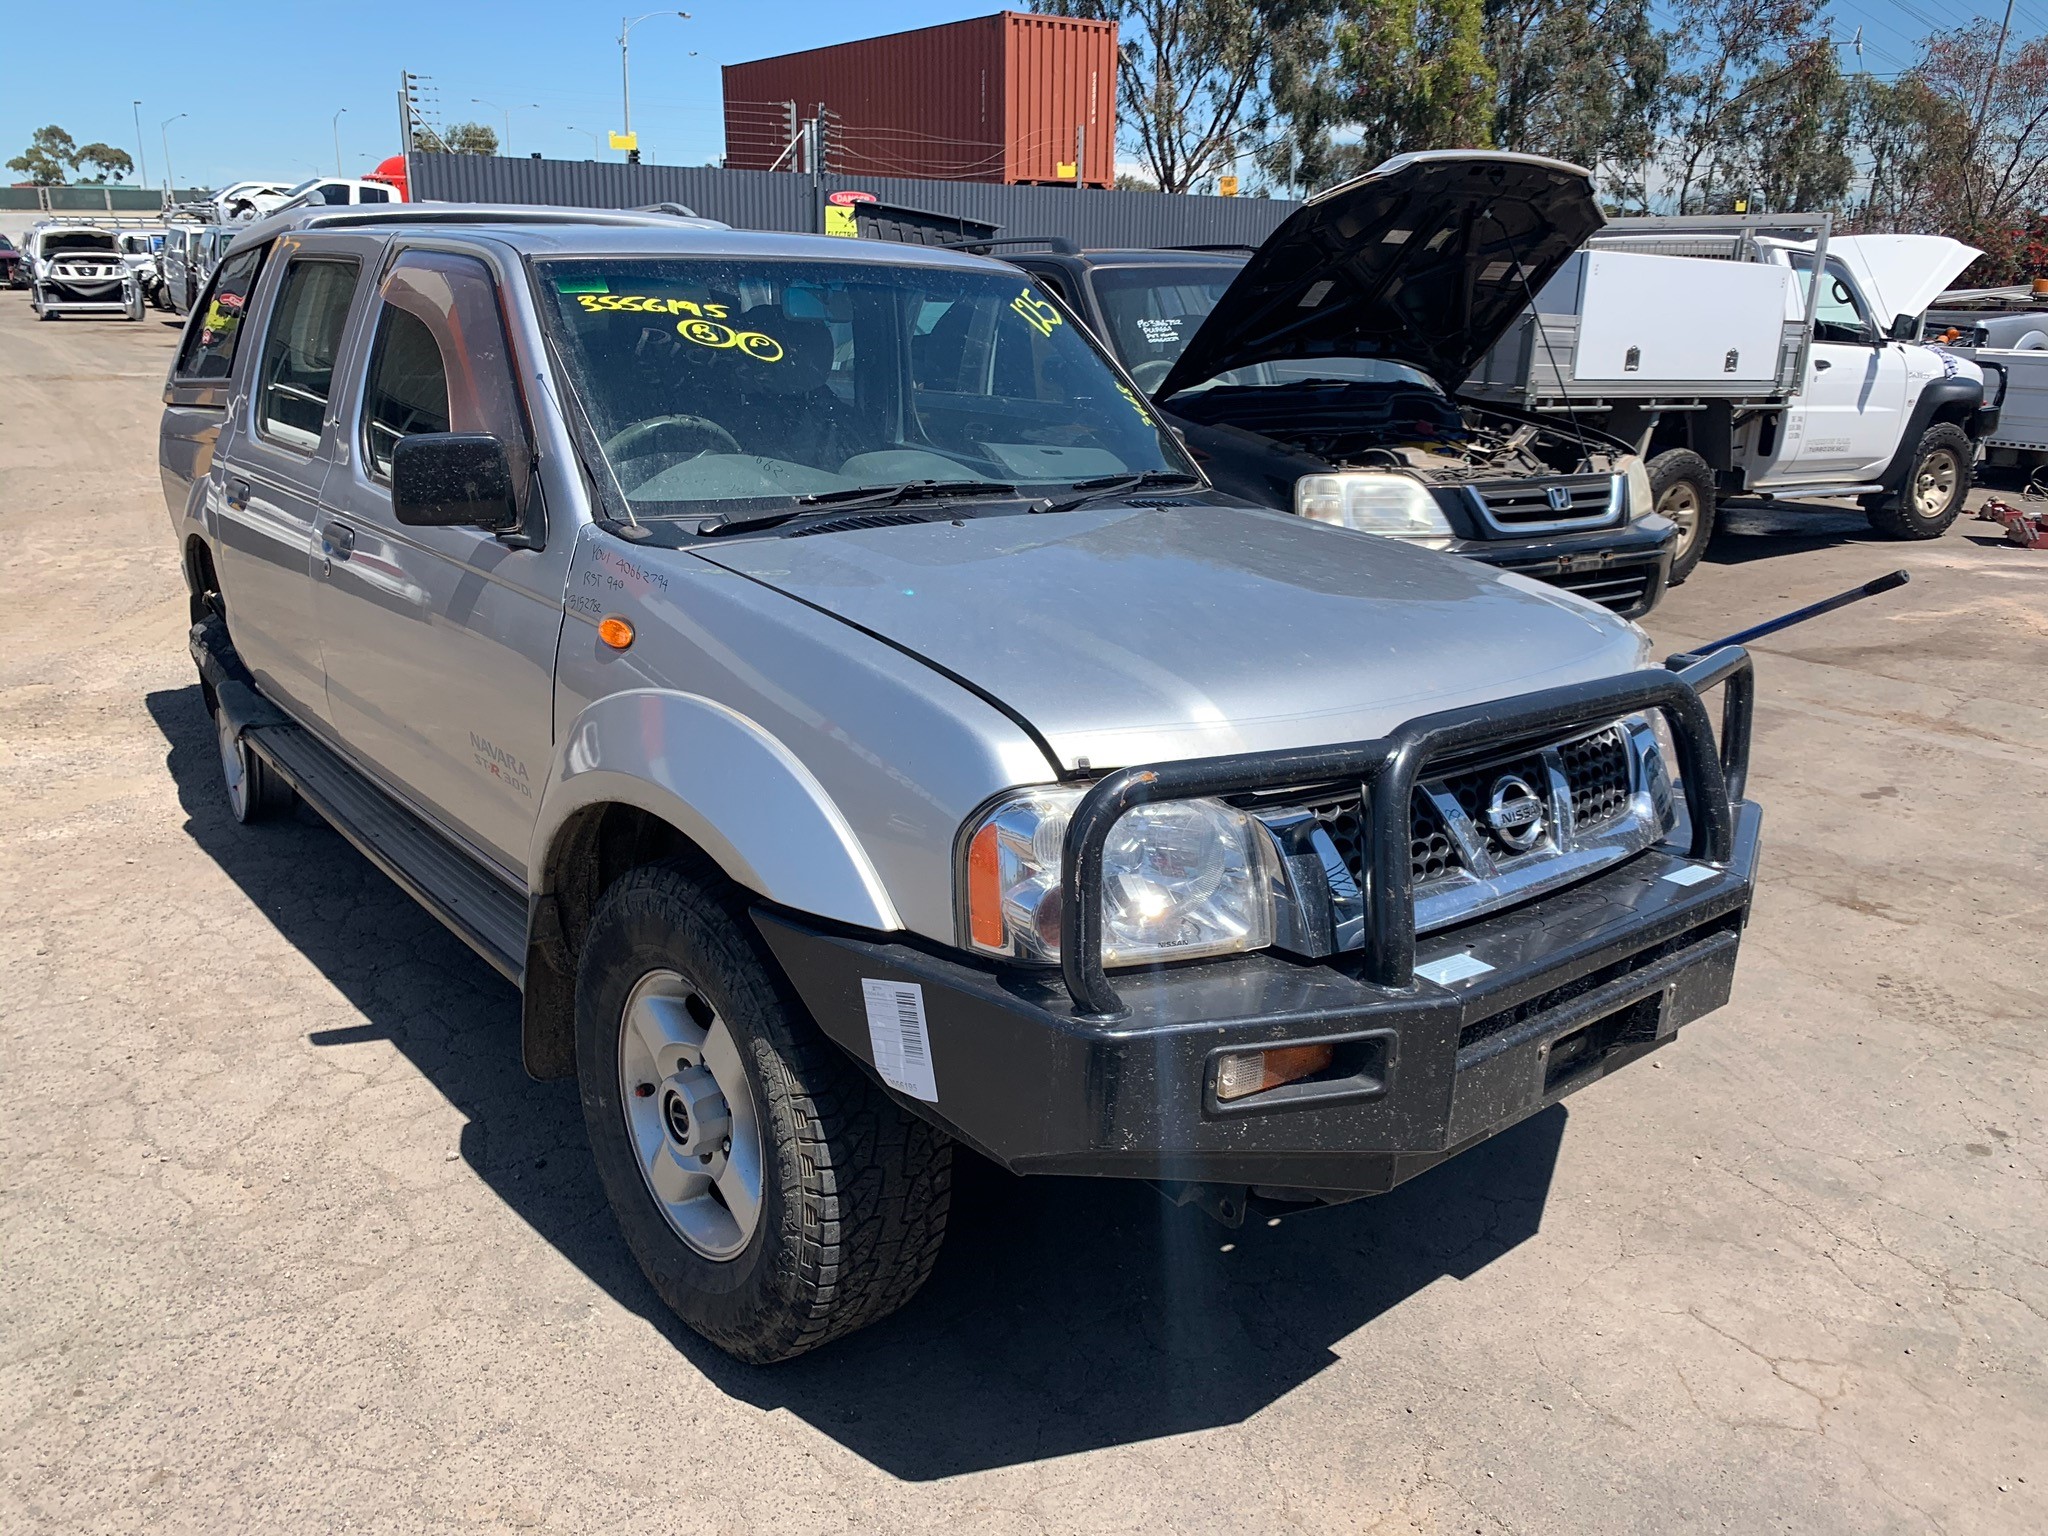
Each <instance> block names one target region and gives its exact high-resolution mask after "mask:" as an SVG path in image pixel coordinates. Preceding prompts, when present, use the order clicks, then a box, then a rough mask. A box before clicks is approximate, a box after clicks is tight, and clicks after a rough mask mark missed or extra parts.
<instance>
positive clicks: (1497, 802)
mask: <svg viewBox="0 0 2048 1536" xmlns="http://www.w3.org/2000/svg"><path fill="white" fill-rule="evenodd" d="M1486 824H1487V826H1489V827H1491V828H1492V829H1493V835H1494V836H1495V837H1497V838H1499V839H1500V840H1501V841H1502V842H1503V843H1505V844H1507V846H1508V847H1509V848H1511V849H1513V850H1514V851H1515V852H1516V853H1527V852H1528V851H1529V850H1530V849H1531V848H1533V847H1535V846H1536V840H1537V839H1538V838H1539V837H1541V836H1542V835H1543V801H1542V799H1541V798H1540V797H1539V796H1538V795H1537V793H1536V791H1535V789H1534V788H1533V787H1531V785H1530V783H1529V781H1528V780H1527V779H1525V778H1523V777H1522V776H1521V775H1520V774H1516V773H1504V774H1502V775H1501V776H1500V777H1499V778H1497V779H1495V780H1494V781H1493V795H1492V797H1491V798H1490V799H1489V800H1488V801H1487V802H1486Z"/></svg>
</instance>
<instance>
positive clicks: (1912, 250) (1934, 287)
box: [1828, 235, 1984, 327]
mask: <svg viewBox="0 0 2048 1536" xmlns="http://www.w3.org/2000/svg"><path fill="white" fill-rule="evenodd" d="M1828 254H1829V255H1830V256H1839V257H1841V258H1842V261H1843V264H1844V265H1846V266H1847V267H1848V269H1849V270H1850V271H1851V272H1852V273H1854V274H1855V277H1856V282H1857V285H1858V286H1859V287H1861V288H1862V290H1863V291H1864V293H1865V294H1866V295H1868V296H1869V299H1870V302H1871V303H1872V304H1873V305H1875V306H1876V308H1877V314H1876V316H1875V317H1874V318H1875V319H1876V321H1877V323H1878V325H1879V326H1882V327H1888V326H1890V325H1891V323H1892V318H1893V317H1894V316H1895V315H1913V316H1915V317H1917V316H1919V315H1921V314H1924V313H1925V312H1926V310H1927V306H1928V305H1930V304H1932V303H1933V302H1934V301H1935V300H1936V299H1937V298H1939V297H1940V296H1941V293H1942V290H1943V289H1945V288H1947V287H1948V285H1949V284H1950V283H1952V282H1954V281H1955V280H1956V279H1957V278H1958V277H1960V276H1962V274H1963V270H1964V268H1966V267H1968V266H1969V264H1970V263H1971V262H1973V261H1975V260H1976V259H1977V258H1978V257H1979V256H1982V255H1983V254H1984V253H1983V252H1982V251H1980V250H1978V249H1977V248H1976V247H1975V246H1974V245H1965V244H1963V242H1962V241H1960V240H1951V239H1949V237H1948V236H1947V235H1839V236H1837V237H1836V238H1834V239H1832V240H1830V241H1829V242H1828Z"/></svg>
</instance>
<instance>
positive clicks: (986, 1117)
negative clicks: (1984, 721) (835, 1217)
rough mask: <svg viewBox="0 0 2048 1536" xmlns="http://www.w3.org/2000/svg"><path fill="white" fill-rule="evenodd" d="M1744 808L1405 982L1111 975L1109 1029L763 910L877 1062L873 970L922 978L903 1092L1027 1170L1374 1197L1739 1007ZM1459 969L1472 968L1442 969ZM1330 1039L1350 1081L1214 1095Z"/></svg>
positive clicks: (1346, 975) (901, 978)
mask: <svg viewBox="0 0 2048 1536" xmlns="http://www.w3.org/2000/svg"><path fill="white" fill-rule="evenodd" d="M1734 821H1735V826H1734V840H1733V847H1732V850H1731V852H1732V856H1731V857H1729V858H1727V859H1725V860H1723V861H1719V862H1718V863H1714V864H1708V863H1705V862H1703V861H1701V860H1697V859H1694V858H1692V857H1691V856H1689V855H1688V853H1687V851H1686V849H1685V847H1684V845H1683V844H1682V843H1667V844H1664V845H1660V846H1659V847H1658V848H1655V849H1652V850H1650V851H1649V852H1647V853H1644V854H1642V855H1640V856H1639V857H1637V858H1636V859H1633V860H1631V861H1630V862H1629V863H1628V864H1626V865H1624V866H1622V867H1620V868H1619V869H1615V870H1612V871H1610V872H1608V873H1607V874H1605V875H1602V876H1599V877H1596V878H1594V879H1591V880H1588V881H1586V882H1585V883H1583V884H1581V885H1578V886H1575V887H1573V888H1572V889H1570V890H1567V891H1564V892H1562V893H1559V894H1557V895H1554V896H1551V897H1549V898H1547V899H1545V900H1543V901H1542V902H1540V903H1538V904H1534V905H1531V906H1526V907H1523V908H1520V909H1516V910H1513V911H1509V912H1504V913H1500V914H1498V915H1496V916H1494V917H1491V918H1487V919H1484V920H1482V921H1479V922H1475V923H1471V924H1467V925H1465V926H1464V927H1462V928H1459V929H1456V930H1453V931H1450V932H1446V933H1442V934H1434V935H1430V936H1427V937H1425V938H1423V939H1421V940H1420V941H1418V943H1417V946H1416V960H1417V970H1418V975H1417V977H1416V979H1415V980H1414V981H1413V983H1412V984H1410V985H1409V986H1406V987H1388V986H1381V985H1376V984H1374V983H1373V982H1371V981H1369V980H1367V979H1366V978H1365V975H1364V974H1363V967H1362V966H1360V965H1359V964H1358V963H1357V957H1356V956H1348V957H1339V958H1337V959H1335V960H1329V961H1318V962H1304V961H1294V960H1290V959H1289V958H1287V957H1285V956H1282V955H1276V954H1261V955H1252V956H1244V957H1239V958H1235V959H1231V960H1224V961H1210V962H1192V963H1188V964H1184V965H1179V966H1171V967H1161V968H1159V969H1156V970H1152V971H1147V972H1143V973H1136V974H1134V973H1130V972H1119V973H1117V978H1116V985H1117V988H1118V990H1119V992H1120V993H1121V996H1122V999H1123V1001H1124V1003H1125V1004H1126V1006H1127V1007H1128V1009H1129V1013H1128V1015H1127V1016H1126V1017H1124V1018H1121V1019H1118V1020H1116V1021H1114V1022H1102V1021H1100V1020H1099V1019H1091V1018H1089V1017H1087V1016H1084V1015H1082V1014H1080V1013H1079V1012H1078V1010H1077V1009H1076V1008H1075V1006H1074V1004H1073V1003H1072V1002H1071V1000H1070V999H1069V997H1068V994H1067V992H1066V991H1065V990H1064V989H1063V988H1062V987H1061V986H1060V985H1059V983H1058V980H1057V978H1056V977H1050V976H1048V977H1044V978H1040V977H1036V976H1033V975H1030V974H1023V975H1020V974H1017V973H1014V972H1012V973H1008V974H1004V973H999V972H996V971H993V970H985V969H982V968H979V967H977V966H974V965H970V964H966V963H964V962H962V961H961V960H959V959H957V958H954V957H953V956H951V955H949V954H944V953H936V952H933V951H931V950H928V949H925V948H921V947H918V946H913V945H909V944H902V943H891V942H886V941H881V940H877V939H875V938H873V937H871V936H858V935H850V934H845V933H837V932H831V931H827V930H826V929H824V928H822V927H818V926H814V925H811V924H808V923H806V922H804V921H802V920H800V919H796V918H793V917H791V916H790V915H788V914H785V913H780V912H774V911H770V910H767V909H761V910H758V911H757V912H756V913H755V921H756V923H757V925H758V926H759V928H760V930H761V932H762V934H763V935H764V937H765V938H766V940H767V942H768V944H769V946H770V948H771V949H772V950H773V951H774V953H775V955H776V958H777V959H778V960H779V961H780V962H781V965H782V968H783V970H784V972H785V974H786V975H787V976H788V977H789V978H790V980H791V982H792V983H793V984H794V985H795V987H796V989H797V991H798V993H799V994H800V995H801V996H802V998H803V1000H804V1003H805V1004H806V1006H807V1007H808V1008H809V1009H810V1011H811V1014H812V1016H813V1017H814V1018H815V1019H816V1020H817V1021H818V1023H819V1025H820V1027H821V1028H823V1029H824V1031H825V1033H826V1034H828V1035H829V1036H831V1037H832V1039H833V1040H835V1041H836V1042H837V1043H838V1044H839V1045H840V1046H842V1047H843V1048H844V1049H845V1050H847V1051H848V1052H850V1053H851V1054H852V1055H854V1056H855V1057H857V1058H859V1059H860V1060H862V1061H864V1062H868V1063H869V1064H870V1065H872V1064H873V1060H874V1052H873V1047H872V1045H871V1042H870V1038H869V1025H868V1015H867V1012H866V1006H865V1001H864V993H863V989H862V985H861V984H862V982H863V981H865V980H875V981H883V982H891V983H911V984H915V985H916V986H918V987H919V988H921V989H922V995H923V1004H924V1011H925V1018H926V1025H927V1029H928V1031H929V1036H930V1050H931V1062H932V1067H933V1073H934V1078H935V1080H936V1084H937V1089H938V1098H937V1100H936V1102H934V1103H929V1104H926V1103H920V1102H914V1101H912V1100H909V1099H903V1100H902V1102H903V1103H904V1104H905V1105H906V1106H907V1107H908V1108H910V1109H912V1110H913V1111H914V1112H916V1113H919V1114H921V1115H924V1116H925V1117H927V1118H928V1119H931V1120H932V1121H934V1122H935V1123H937V1124H939V1125H940V1126H942V1127H943V1128H944V1129H946V1130H947V1131H949V1132H951V1133H952V1134H953V1135H955V1136H957V1137H959V1138H960V1139H961V1140H962V1141H965V1142H966V1143H968V1144H969V1145H970V1146H973V1147H974V1148H976V1149H977V1150H978V1151H980V1152H982V1153H983V1154H984V1155H986V1156H988V1157H990V1158H992V1159H993V1160H994V1161H996V1162H998V1163H1000V1164H1001V1165H1002V1166H1003V1167H1005V1168H1007V1169H1009V1170H1011V1171H1012V1172H1017V1173H1060V1174H1091V1175H1100V1176H1110V1177H1122V1178H1145V1179H1164V1180H1174V1181H1187V1182H1191V1183H1196V1182H1199V1183H1214V1184H1231V1185H1250V1186H1255V1187H1265V1188H1269V1189H1284V1190H1299V1191H1303V1192H1311V1191H1312V1192H1317V1193H1320V1194H1322V1195H1325V1196H1332V1197H1334V1196H1341V1195H1349V1194H1367V1193H1377V1192H1379V1191H1383V1190H1387V1189H1391V1188H1392V1187H1393V1186H1394V1185H1396V1184H1399V1183H1400V1182H1402V1181H1403V1180H1405V1179H1408V1178H1411V1177H1413V1176H1414V1175H1416V1174H1418V1173H1421V1172H1423V1171H1424V1170H1425V1169H1427V1168H1429V1167H1431V1166H1433V1165H1434V1164H1436V1163H1439V1162H1441V1161H1443V1160H1444V1159H1445V1158H1447V1157H1450V1156H1453V1155H1455V1154H1456V1153H1457V1152H1459V1151H1462V1150H1463V1149H1464V1148H1466V1147H1468V1146H1471V1145H1473V1144H1474V1143H1476V1142H1479V1141H1483V1140H1485V1139H1486V1138H1487V1137H1489V1136H1492V1135H1494V1134H1496V1133H1497V1132H1499V1131H1501V1130H1504V1129H1505V1128H1507V1127H1508V1126H1510V1125H1513V1124H1514V1123H1515V1122H1516V1121H1518V1120H1521V1119H1523V1118H1525V1117H1526V1116H1528V1115H1531V1114H1533V1113H1535V1112H1536V1111H1538V1110H1540V1109H1542V1108H1544V1107H1545V1106H1546V1105H1549V1104H1553V1103H1555V1102H1557V1101H1558V1100H1559V1099H1561V1098H1563V1097H1565V1096H1566V1095H1567V1094H1570V1093H1572V1092H1575V1091H1576V1090H1577V1089H1579V1088H1582V1087H1584V1086H1585V1085H1586V1084H1588V1083H1590V1082H1593V1081H1595V1080H1596V1079H1598V1078H1601V1077H1605V1076H1606V1075H1608V1074H1609V1073H1611V1072H1614V1071H1616V1070H1618V1069H1619V1068H1621V1067H1623V1066H1626V1065H1628V1064H1629V1063H1631V1062H1633V1061H1636V1060H1639V1059H1640V1058H1641V1057H1643V1056H1644V1055H1646V1054H1648V1053H1649V1052H1651V1051H1653V1050H1656V1049H1657V1048H1659V1047H1660V1046H1662V1045H1664V1044H1666V1043H1668V1042H1669V1041H1670V1039H1671V1038H1672V1036H1673V1035H1674V1034H1675V1033H1676V1032H1677V1031H1678V1029H1679V1028H1680V1027H1681V1026H1682V1025H1684V1024H1686V1023H1689V1022H1690V1021H1691V1020H1693V1019H1696V1018H1698V1017H1700V1016H1701V1015H1702V1014H1705V1013H1708V1012H1710V1011H1712V1010H1713V1009H1715V1008H1718V1007H1719V1006H1721V1004H1722V1003H1724V1002H1726V1001H1727V999H1728V994H1729V988H1730V985H1731V983H1732V980H1733V977H1734V972H1735V954H1736V949H1737V946H1738V944H1739V942H1740V937H1741V930H1742V925H1743V922H1744V921H1745V919H1746V918H1747V915H1748V911H1749V901H1750V894H1751V890H1752V887H1753V884H1754V878H1755V869H1756V859H1757V848H1758V836H1759V830H1760V826H1761V821H1762V815H1761V812H1760V811H1759V810H1758V808H1757V807H1756V806H1754V805H1750V804H1746V803H1738V804H1737V806H1736V807H1735V818H1734ZM1702 871H1708V873H1706V874H1705V875H1704V877H1702V875H1701V872H1702ZM1674 876H1676V877H1677V878H1673V877H1674ZM1688 882H1690V883H1688ZM1462 957H1469V959H1465V958H1462ZM1447 960H1458V961H1459V962H1460V963H1459V964H1458V965H1457V966H1456V967H1455V969H1456V970H1464V971H1472V972H1474V974H1471V975H1470V976H1468V977H1467V978H1466V979H1459V980H1450V981H1446V982H1441V983H1439V982H1435V981H1430V980H1427V979H1424V978H1426V976H1427V975H1428V974H1429V973H1430V971H1431V969H1432V967H1433V966H1434V965H1435V964H1436V963H1437V962H1442V961H1447ZM1478 967H1483V969H1477V968H1478ZM1325 1041H1327V1042H1333V1043H1335V1044H1336V1046H1337V1047H1338V1055H1337V1062H1338V1067H1337V1069H1336V1070H1337V1071H1338V1072H1339V1073H1340V1074H1341V1075H1339V1076H1336V1077H1333V1078H1331V1079H1329V1080H1326V1081H1316V1082H1310V1083H1303V1084H1295V1085H1290V1086H1288V1087H1285V1088H1278V1089H1273V1090H1269V1091H1268V1092H1266V1093H1263V1094H1256V1095H1253V1096H1252V1097H1250V1098H1248V1099H1242V1100H1238V1101H1235V1102H1233V1103H1228V1104H1226V1103H1221V1102H1219V1101H1218V1100H1217V1098H1216V1092H1215V1080H1216V1071H1217V1058H1218V1057H1219V1056H1221V1055H1222V1054H1224V1053H1226V1052H1229V1051H1234V1050H1245V1049H1256V1048H1263V1047H1271V1046H1275V1045H1286V1044H1297V1043H1308V1042H1325Z"/></svg>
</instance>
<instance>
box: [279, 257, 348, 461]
mask: <svg viewBox="0 0 2048 1536" xmlns="http://www.w3.org/2000/svg"><path fill="white" fill-rule="evenodd" d="M358 270H359V269H358V267H357V265H356V263H355V262H353V261H335V260H328V259H320V260H314V259H310V258H309V259H302V260H299V261H294V262H293V263H292V264H291V266H289V267H288V268H286V269H285V274H284V282H283V284H282V285H281V287H280V288H279V290H278V295H277V310H276V314H275V316H274V317H273V318H272V320H271V322H270V333H269V335H268V336H266V337H265V338H264V343H263V367H262V370H261V372H260V373H259V375H258V378H257V394H256V426H257V430H259V431H260V432H262V433H263V434H264V436H266V437H270V438H273V439H275V440H276V441H278V442H280V443H283V444H284V445H286V446H287V447H291V448H301V449H304V450H306V451H307V452H309V453H310V452H311V451H312V450H313V449H315V448H317V447H319V446H320V429H321V424H322V423H323V422H324V421H325V420H326V417H327V396H328V393H329V391H331V390H332V389H333V387H334V359H335V355H336V353H338V352H339V351H340V350H341V333H342V331H343V330H344V329H345V328H346V327H347V324H348V311H349V305H350V304H351V302H353V300H354V299H355V293H356V274H357V272H358Z"/></svg>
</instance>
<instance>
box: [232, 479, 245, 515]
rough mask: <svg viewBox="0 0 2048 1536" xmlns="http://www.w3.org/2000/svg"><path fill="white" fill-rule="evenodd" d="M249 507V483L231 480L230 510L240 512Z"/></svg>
mask: <svg viewBox="0 0 2048 1536" xmlns="http://www.w3.org/2000/svg"><path fill="white" fill-rule="evenodd" d="M248 505H249V482H248V481H246V480H230V481H229V482H228V510H229V511H230V512H240V511H242V510H244V509H245V508H247V506H248Z"/></svg>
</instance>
